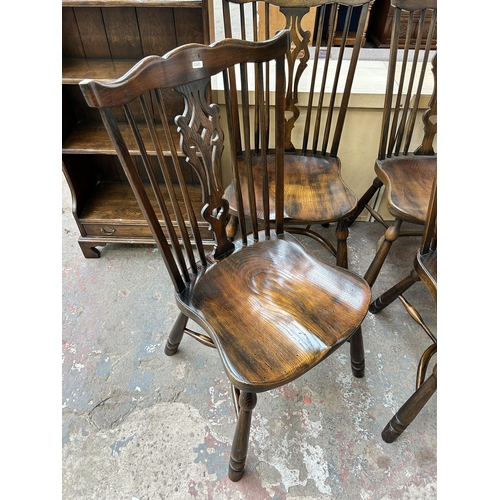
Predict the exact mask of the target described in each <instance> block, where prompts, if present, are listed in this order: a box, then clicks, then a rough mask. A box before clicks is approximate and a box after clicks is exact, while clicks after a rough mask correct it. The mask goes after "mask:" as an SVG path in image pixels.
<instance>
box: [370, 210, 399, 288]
mask: <svg viewBox="0 0 500 500" xmlns="http://www.w3.org/2000/svg"><path fill="white" fill-rule="evenodd" d="M402 223H403V221H402V220H400V219H396V221H395V222H394V224H393V225H392V226H390V227H389V228H388V229H387V231H386V232H385V237H384V241H383V242H382V244H381V245H380V247H379V249H378V250H377V253H376V254H375V257H374V258H373V260H372V263H371V264H370V267H369V268H368V270H367V271H366V274H365V276H364V278H365V280H366V282H367V283H368V284H369V285H370V286H373V284H374V283H375V280H376V279H377V277H378V275H379V273H380V270H381V269H382V265H383V264H384V262H385V259H386V257H387V254H388V253H389V250H390V249H391V245H392V244H393V242H394V241H396V239H397V237H398V236H399V231H400V230H401V224H402Z"/></svg>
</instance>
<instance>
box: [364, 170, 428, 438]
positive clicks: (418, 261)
mask: <svg viewBox="0 0 500 500" xmlns="http://www.w3.org/2000/svg"><path fill="white" fill-rule="evenodd" d="M419 280H422V282H423V283H424V284H425V286H426V287H427V288H428V290H429V291H430V292H431V294H432V297H433V298H434V301H435V302H436V304H437V179H436V178H435V179H434V182H433V185H432V189H431V196H430V201H429V207H428V211H427V217H426V224H425V227H424V232H423V235H422V241H421V244H420V247H419V250H418V252H417V255H416V257H415V262H414V269H413V270H412V271H411V273H410V274H409V276H408V277H407V278H405V279H403V280H402V281H401V282H400V283H398V284H397V285H395V286H394V287H392V288H391V289H390V290H388V291H387V292H385V293H384V294H383V295H382V296H381V297H379V298H378V299H376V300H375V301H374V302H373V303H372V305H371V306H370V311H371V312H373V313H377V312H379V311H381V310H382V309H384V308H385V307H387V306H388V305H389V304H390V303H391V302H393V301H394V300H395V299H396V297H399V298H400V299H401V301H402V302H403V304H404V306H405V307H406V309H407V311H408V312H409V313H410V315H411V317H412V318H413V319H414V320H415V321H416V322H417V323H418V324H419V325H420V326H421V327H422V328H423V329H424V331H425V332H426V333H427V335H428V336H429V337H430V339H431V340H432V342H433V343H432V344H431V345H430V346H429V347H428V348H427V349H426V350H425V351H424V353H423V355H422V357H421V358H420V362H419V364H418V370H417V384H416V391H415V392H414V393H413V394H412V396H411V397H410V398H409V399H408V401H406V403H405V404H404V405H403V406H402V407H401V408H400V409H399V410H398V412H397V413H396V415H394V417H393V418H392V419H391V421H390V422H389V423H388V424H387V425H386V427H385V429H384V430H383V432H382V438H383V440H384V441H386V442H387V443H392V442H393V441H394V440H395V439H397V437H398V436H399V435H400V434H401V433H402V432H403V431H404V430H405V429H406V428H407V427H408V425H410V423H411V422H412V421H413V419H414V418H415V417H416V416H417V415H418V413H419V412H420V410H421V409H422V408H423V407H424V405H425V403H427V401H428V400H429V399H430V397H431V396H432V395H433V394H434V392H436V389H437V364H436V365H435V366H434V369H433V371H432V373H431V374H430V375H429V377H427V379H425V376H426V372H427V367H428V365H429V361H430V360H431V358H432V356H434V354H436V352H437V335H436V334H434V333H433V332H432V331H431V330H430V329H429V328H428V327H427V325H426V324H425V322H424V321H423V319H422V317H421V315H420V314H419V312H418V311H417V309H415V307H413V306H412V305H411V304H410V303H409V302H408V301H407V300H406V299H405V297H404V296H403V295H402V294H403V292H404V291H406V290H408V288H409V287H410V286H411V285H412V284H413V283H416V282H417V281H419Z"/></svg>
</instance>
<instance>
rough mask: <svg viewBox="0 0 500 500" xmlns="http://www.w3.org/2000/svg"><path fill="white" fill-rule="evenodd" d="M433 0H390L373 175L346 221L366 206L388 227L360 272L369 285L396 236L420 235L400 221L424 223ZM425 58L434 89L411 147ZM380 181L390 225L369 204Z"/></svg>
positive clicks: (433, 113)
mask: <svg viewBox="0 0 500 500" xmlns="http://www.w3.org/2000/svg"><path fill="white" fill-rule="evenodd" d="M436 3H437V2H436V0H392V5H393V7H394V18H393V29H392V35H391V48H390V54H389V69H388V76H387V86H386V93H385V103H384V111H383V118H382V128H381V134H380V145H379V152H378V158H377V160H376V162H375V174H376V176H375V179H374V181H373V183H372V185H371V186H370V187H369V188H368V189H367V191H366V193H365V194H364V195H363V196H362V197H361V198H360V199H359V201H358V206H357V209H356V210H355V211H354V213H353V214H352V216H351V217H350V218H349V225H350V224H352V222H354V220H356V218H357V217H358V216H359V215H360V214H361V212H362V211H363V209H365V208H366V209H367V210H368V211H369V213H370V214H371V215H372V216H373V218H374V219H375V220H376V221H377V222H379V223H381V224H382V225H383V226H384V227H385V228H386V231H385V235H384V236H383V237H382V238H381V240H380V242H379V244H378V245H377V251H376V254H375V257H374V259H373V261H372V263H371V264H370V266H369V268H368V270H367V271H366V273H365V276H364V277H365V279H366V281H367V282H368V283H369V284H370V286H373V284H374V283H375V281H376V279H377V277H378V275H379V273H380V270H381V268H382V266H383V264H384V262H385V260H386V258H387V255H388V253H389V250H390V248H391V245H392V243H393V242H394V241H395V240H396V239H397V238H398V237H399V236H404V235H408V236H413V235H416V234H421V232H415V231H408V232H406V233H404V232H401V225H402V224H403V222H408V223H412V224H417V225H420V226H423V225H424V224H425V217H426V210H427V206H428V204H429V196H430V191H431V186H432V179H433V177H434V174H435V172H436V169H437V155H436V153H435V151H434V148H433V142H434V139H435V136H436V133H437V120H436V119H437V81H436V72H437V55H434V57H432V58H431V55H432V51H431V47H432V40H433V37H434V34H435V30H436V22H437V7H436ZM405 33H406V37H405V39H404V47H403V49H401V50H398V46H399V43H400V37H401V34H405ZM421 47H423V48H421ZM429 63H432V66H431V69H432V73H433V77H434V88H433V93H432V95H431V98H430V100H429V104H428V109H427V110H426V111H425V113H424V114H423V117H422V121H423V125H424V127H423V130H424V135H423V140H422V143H421V144H420V146H418V147H417V149H415V150H414V151H413V152H411V151H410V146H411V141H412V137H413V134H414V130H415V124H416V122H417V113H418V110H419V107H420V102H421V99H422V90H423V88H424V80H425V76H426V69H427V66H428V64H429ZM383 186H384V187H385V191H386V193H387V209H388V211H389V213H390V214H391V215H392V216H394V218H395V220H394V222H393V223H392V224H390V225H389V224H387V222H386V221H384V220H383V218H382V217H381V215H380V214H379V213H378V211H377V210H375V208H373V207H372V206H370V204H369V203H370V201H371V200H372V198H374V196H375V194H377V193H379V194H380V191H381V188H382V187H383Z"/></svg>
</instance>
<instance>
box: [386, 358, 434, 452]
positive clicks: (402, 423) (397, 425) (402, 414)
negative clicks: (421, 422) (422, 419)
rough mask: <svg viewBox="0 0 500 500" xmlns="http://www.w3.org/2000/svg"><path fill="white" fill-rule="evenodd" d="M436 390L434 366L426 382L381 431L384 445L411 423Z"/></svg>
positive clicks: (393, 439) (394, 438) (395, 437)
mask: <svg viewBox="0 0 500 500" xmlns="http://www.w3.org/2000/svg"><path fill="white" fill-rule="evenodd" d="M436 389H437V365H434V370H433V372H432V374H431V375H429V377H428V378H427V380H426V381H425V382H424V383H423V384H422V385H421V386H420V387H419V388H418V390H417V391H415V392H414V393H413V394H412V395H411V397H410V398H409V399H408V401H406V403H405V404H404V405H403V406H402V407H401V408H400V409H399V410H398V412H397V413H396V415H394V417H392V419H391V420H390V422H389V423H388V424H387V425H386V426H385V429H384V430H383V431H382V439H383V440H384V441H385V442H386V443H392V442H393V441H395V440H396V439H397V438H398V436H399V435H400V434H401V433H402V432H403V431H404V430H405V429H406V428H407V427H408V426H409V425H410V424H411V423H412V422H413V420H414V419H415V417H416V416H417V415H418V414H419V413H420V410H421V409H422V408H423V407H424V405H425V403H427V401H429V399H430V397H431V396H432V395H433V394H434V393H435V392H436Z"/></svg>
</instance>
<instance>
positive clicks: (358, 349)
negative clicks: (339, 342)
mask: <svg viewBox="0 0 500 500" xmlns="http://www.w3.org/2000/svg"><path fill="white" fill-rule="evenodd" d="M335 236H336V238H337V266H339V267H342V268H344V269H347V268H348V259H347V238H348V236H349V229H348V226H347V223H346V221H343V220H342V221H339V222H338V223H337V228H336V230H335ZM349 343H350V351H351V369H352V374H353V375H354V376H355V377H357V378H363V377H364V376H365V349H364V345H363V333H362V331H361V326H360V327H359V328H358V329H357V330H356V331H355V332H354V334H353V335H351V337H350V339H349Z"/></svg>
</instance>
